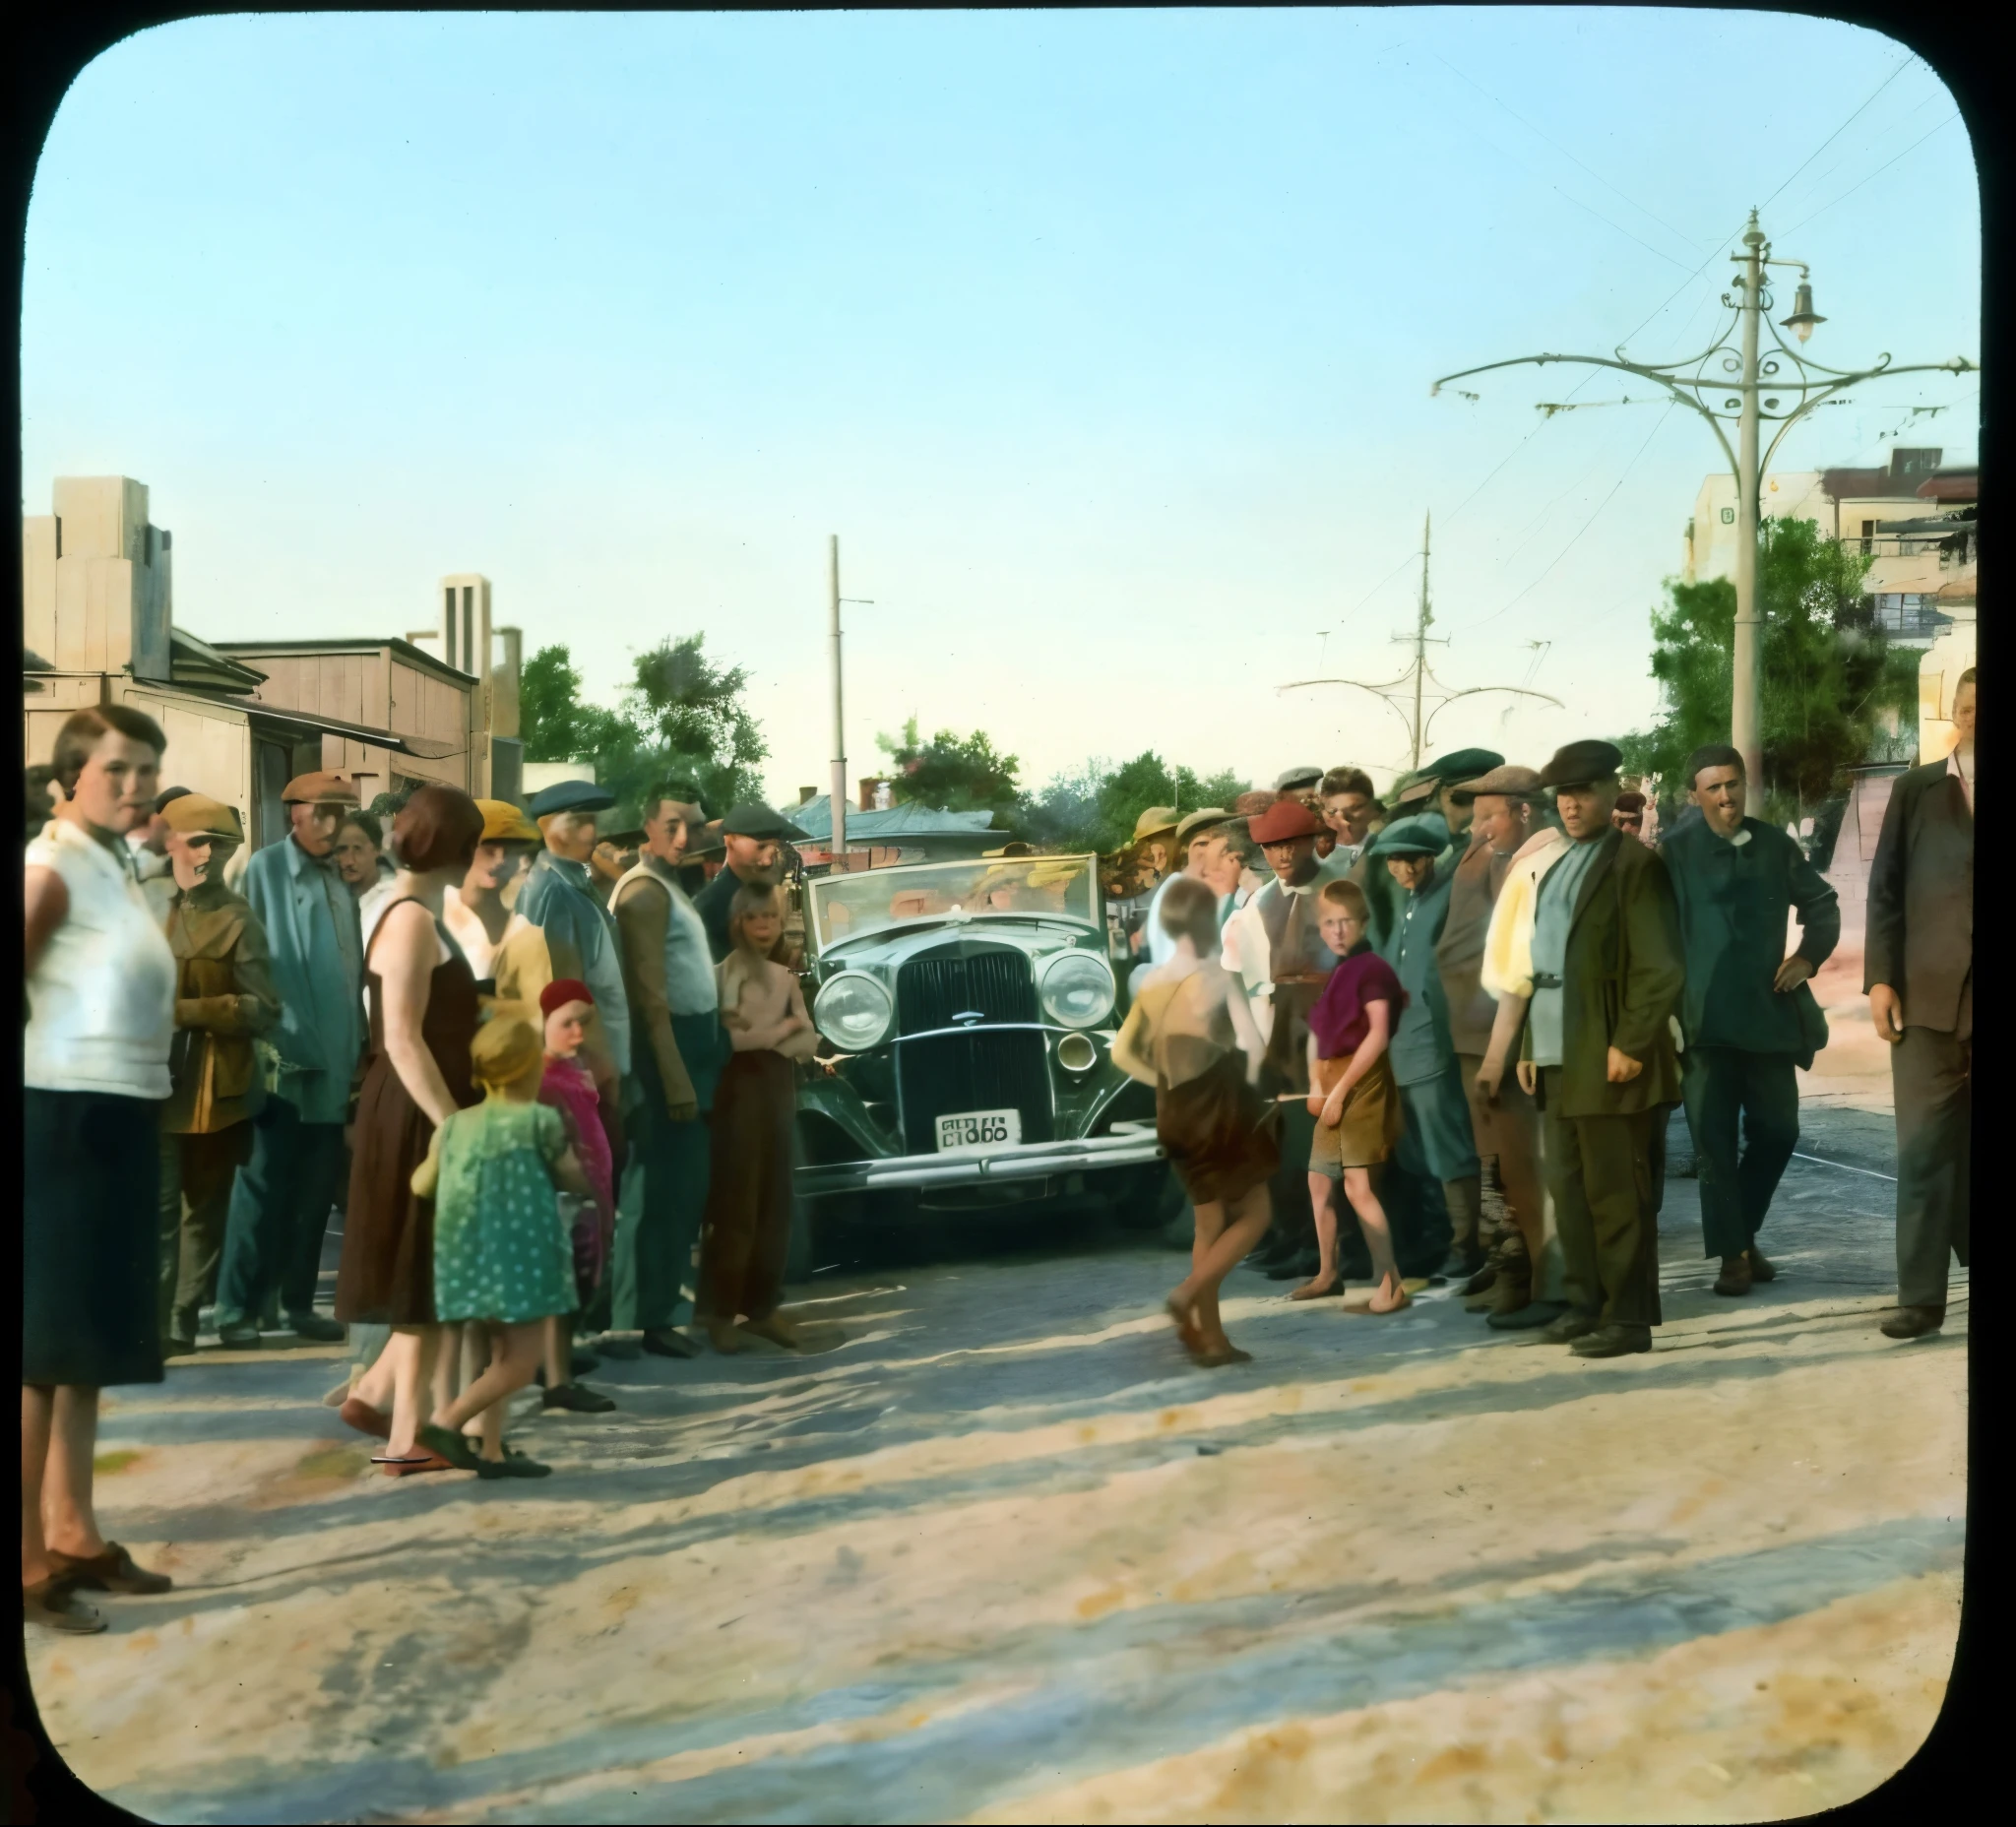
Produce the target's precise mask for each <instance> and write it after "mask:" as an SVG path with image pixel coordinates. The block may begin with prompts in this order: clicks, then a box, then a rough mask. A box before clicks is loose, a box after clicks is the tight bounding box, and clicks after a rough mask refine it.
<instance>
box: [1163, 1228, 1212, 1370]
mask: <svg viewBox="0 0 2016 1827" xmlns="http://www.w3.org/2000/svg"><path fill="white" fill-rule="evenodd" d="M1191 1215H1192V1217H1193V1219H1194V1220H1195V1223H1196V1227H1197V1229H1196V1234H1195V1235H1194V1236H1193V1237H1192V1239H1191V1242H1190V1273H1189V1274H1188V1275H1187V1276H1185V1277H1184V1278H1183V1280H1182V1281H1181V1283H1179V1284H1178V1285H1177V1287H1176V1290H1175V1292H1173V1293H1171V1294H1170V1295H1169V1297H1168V1309H1169V1316H1170V1317H1171V1318H1172V1319H1173V1320H1174V1321H1175V1322H1176V1336H1177V1337H1178V1338H1179V1339H1181V1340H1182V1342H1183V1349H1184V1350H1185V1351H1186V1352H1191V1353H1195V1352H1196V1351H1198V1350H1199V1349H1200V1348H1201V1347H1202V1345H1203V1343H1204V1335H1203V1331H1202V1322H1203V1316H1202V1315H1201V1314H1200V1313H1199V1312H1198V1310H1197V1295H1198V1292H1199V1290H1200V1289H1201V1288H1202V1286H1203V1276H1204V1264H1205V1261H1206V1259H1207V1258H1208V1257H1209V1256H1210V1254H1211V1248H1212V1245H1213V1244H1215V1243H1216V1242H1217V1241H1218V1239H1219V1238H1220V1236H1222V1235H1223V1234H1224V1232H1225V1221H1226V1210H1225V1207H1224V1205H1223V1204H1221V1203H1220V1202H1218V1201H1216V1200H1214V1201H1211V1202H1209V1203H1207V1204H1204V1205H1200V1206H1194V1207H1192V1208H1191ZM1214 1311H1215V1308H1214Z"/></svg>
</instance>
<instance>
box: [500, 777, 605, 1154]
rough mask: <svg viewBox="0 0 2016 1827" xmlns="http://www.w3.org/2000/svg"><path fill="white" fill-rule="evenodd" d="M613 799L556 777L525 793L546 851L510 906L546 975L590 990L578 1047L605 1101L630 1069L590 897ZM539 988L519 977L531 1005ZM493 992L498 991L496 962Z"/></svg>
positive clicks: (601, 930)
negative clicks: (600, 819)
mask: <svg viewBox="0 0 2016 1827" xmlns="http://www.w3.org/2000/svg"><path fill="white" fill-rule="evenodd" d="M615 803H616V799H615V795H614V794H613V793H611V792H610V791H609V790H608V789H607V788H603V787H598V786H597V785H596V784H595V783H594V782H593V781H556V782H555V783H554V784H553V785H552V786H550V787H547V788H542V789H541V790H539V791H538V792H536V793H535V794H534V795H533V796H532V798H531V799H530V800H529V801H528V802H527V804H526V808H525V809H526V811H527V812H528V813H529V814H530V815H531V817H532V820H533V823H534V824H535V825H536V826H537V827H538V833H539V838H540V840H541V841H542V842H543V844H544V845H545V849H544V850H543V851H540V852H539V854H538V855H537V856H536V857H534V858H533V865H532V868H531V869H530V871H528V872H527V875H526V878H525V886H524V887H522V888H521V889H520V890H519V891H518V905H517V906H516V908H515V909H514V910H513V912H514V913H517V914H522V915H523V916H524V917H525V919H526V920H527V922H528V923H529V924H531V925H534V926H536V927H537V928H538V929H539V931H540V932H541V933H543V934H544V935H545V944H546V952H547V955H548V959H549V961H550V964H551V968H552V978H550V979H549V980H557V979H560V978H563V977H578V978H579V979H580V980H581V981H582V982H584V983H586V984H587V985H588V986H589V988H590V989H591V990H593V991H594V992H595V1012H596V1022H595V1024H594V1025H593V1026H592V1027H591V1028H590V1031H589V1039H588V1040H587V1041H586V1042H585V1043H584V1046H583V1052H584V1055H585V1056H586V1059H587V1062H588V1064H589V1066H590V1068H591V1070H593V1071H594V1072H595V1075H596V1079H597V1082H598V1083H599V1085H600V1086H601V1087H602V1093H603V1097H604V1098H605V1099H612V1098H613V1097H614V1096H615V1094H616V1088H617V1084H618V1082H619V1081H620V1079H621V1077H622V1074H623V1073H624V1072H626V1071H627V1070H628V1069H629V1065H630V1005H629V1000H628V998H627V996H626V995H625V993H624V989H623V961H622V956H621V953H620V952H619V950H618V948H617V944H616V928H615V924H614V922H613V921H612V920H611V919H610V918H609V916H608V914H607V913H606V912H605V911H604V910H603V908H602V905H601V903H600V902H599V901H598V900H597V899H596V895H595V891H594V888H593V886H592V885H591V882H590V879H589V858H590V857H591V856H592V855H593V854H594V852H595V847H596V814H597V813H598V812H605V811H607V810H608V809H609V807H610V806H612V805H614V804H615ZM544 987H545V984H544V983H539V984H536V985H534V984H532V983H530V982H529V981H528V982H523V983H520V984H519V985H518V986H517V994H518V995H520V996H524V995H525V994H526V991H527V990H530V991H531V996H530V1000H532V1001H533V1002H536V1001H537V1000H538V992H539V991H540V990H542V989H543V988H544ZM497 993H498V994H499V995H500V996H501V995H503V994H504V993H505V991H504V984H503V977H502V961H501V959H500V961H499V978H498V991H497ZM597 1029H599V1033H598V1032H597ZM617 1154H618V1157H619V1165H620V1155H621V1151H620V1150H618V1151H617Z"/></svg>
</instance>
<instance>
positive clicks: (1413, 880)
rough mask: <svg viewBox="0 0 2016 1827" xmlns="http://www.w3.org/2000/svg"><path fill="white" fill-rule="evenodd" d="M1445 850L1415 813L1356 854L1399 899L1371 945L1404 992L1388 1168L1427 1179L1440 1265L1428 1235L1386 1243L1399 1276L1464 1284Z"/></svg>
mask: <svg viewBox="0 0 2016 1827" xmlns="http://www.w3.org/2000/svg"><path fill="white" fill-rule="evenodd" d="M1447 848H1448V827H1447V826H1446V825H1444V824H1443V822H1442V821H1441V820H1440V819H1439V818H1436V817H1434V816H1433V815H1431V814H1430V815H1416V816H1414V817H1409V818H1397V819H1395V820H1394V821H1393V822H1392V823H1391V824H1390V825H1388V826H1387V827H1386V829H1385V830H1384V831H1382V832H1380V834H1379V835H1378V836H1377V837H1376V838H1374V839H1373V840H1372V842H1371V843H1370V844H1369V845H1368V846H1367V847H1366V850H1365V854H1366V856H1367V857H1368V858H1369V859H1370V860H1371V863H1372V866H1373V868H1375V869H1378V870H1382V871H1383V872H1384V873H1385V874H1386V875H1387V877H1388V878H1389V880H1391V881H1392V882H1393V884H1394V885H1395V886H1396V887H1397V888H1398V890H1399V891H1400V894H1401V895H1402V897H1403V900H1402V903H1401V907H1400V914H1399V917H1398V918H1397V919H1396V920H1395V921H1394V922H1393V925H1392V927H1391V929H1390V930H1389V931H1388V932H1387V934H1386V936H1385V940H1384V943H1383V944H1376V949H1377V950H1378V952H1379V954H1380V956H1381V957H1383V958H1384V959H1385V960H1386V962H1387V963H1388V964H1390V965H1391V966H1392V967H1393V971H1394V975H1395V976H1396V977H1399V978H1400V986H1401V987H1402V988H1403V989H1405V990H1406V991H1407V1006H1406V1008H1404V1009H1403V1010H1402V1011H1401V1013H1400V1020H1399V1023H1398V1025H1397V1026H1396V1027H1395V1029H1394V1032H1393V1041H1392V1045H1391V1046H1390V1048H1389V1049H1388V1051H1389V1055H1390V1057H1391V1059H1392V1062H1393V1079H1394V1083H1395V1084H1396V1085H1398V1086H1399V1087H1400V1103H1401V1111H1402V1116H1403V1122H1402V1126H1401V1131H1400V1146H1399V1148H1398V1150H1397V1151H1396V1155H1395V1160H1396V1162H1397V1164H1398V1165H1399V1166H1400V1168H1401V1171H1402V1172H1404V1173H1407V1174H1409V1175H1411V1176H1412V1177H1413V1178H1414V1179H1415V1180H1417V1181H1420V1182H1425V1181H1429V1180H1432V1181H1434V1182H1436V1183H1437V1184H1438V1185H1439V1186H1440V1187H1441V1189H1442V1200H1443V1204H1444V1207H1445V1209H1446V1210H1447V1213H1448V1220H1449V1230H1450V1237H1449V1261H1448V1263H1447V1264H1446V1265H1444V1264H1443V1263H1442V1261H1441V1257H1440V1254H1439V1247H1438V1244H1437V1239H1436V1238H1434V1237H1433V1236H1432V1235H1427V1234H1418V1235H1417V1236H1416V1237H1415V1238H1414V1239H1413V1240H1412V1241H1413V1248H1412V1249H1410V1248H1408V1244H1407V1241H1406V1240H1405V1239H1404V1238H1402V1237H1400V1236H1396V1239H1395V1247H1396V1249H1397V1250H1400V1251H1401V1252H1403V1255H1404V1257H1405V1258H1411V1259H1412V1260H1403V1264H1402V1266H1403V1268H1404V1269H1406V1270H1407V1271H1408V1272H1409V1273H1412V1274H1416V1275H1420V1274H1425V1273H1429V1272H1432V1271H1433V1270H1434V1269H1436V1268H1437V1267H1441V1268H1442V1269H1443V1271H1444V1273H1446V1274H1454V1275H1463V1276H1471V1275H1475V1274H1476V1273H1477V1271H1478V1270H1479V1269H1480V1268H1481V1266H1482V1264H1483V1255H1484V1252H1483V1244H1482V1241H1481V1229H1482V1177H1481V1176H1482V1168H1481V1166H1480V1164H1479V1162H1478V1157H1477V1147H1476V1143H1475V1140H1474V1138H1473V1136H1472V1134H1471V1126H1470V1105H1469V1101H1468V1100H1467V1099H1466V1098H1465V1096H1464V1091H1463V1079H1462V1075H1461V1072H1460V1070H1459V1068H1458V1066H1457V1063H1456V1048H1455V1046H1454V1045H1453V1044H1452V1043H1451V1040H1450V1035H1449V1009H1448V1005H1447V1003H1446V1002H1445V1001H1444V999H1443V994H1442V978H1441V974H1440V973H1439V972H1438V971H1437V969H1436V965H1435V948H1436V946H1437V945H1438V944H1439V943H1440V941H1441V937H1442V930H1443V925H1444V922H1445V921H1446V919H1447V917H1448V913H1449V895H1450V890H1451V887H1452V886H1453V883H1454V870H1453V868H1452V866H1451V864H1450V862H1449V859H1448V857H1447V856H1446V854H1445V853H1444V852H1445V851H1446V850H1447ZM1430 1197H1432V1195H1430ZM1388 1209H1389V1210H1391V1211H1394V1212H1395V1219H1396V1227H1397V1228H1399V1229H1406V1228H1407V1227H1406V1226H1405V1221H1404V1220H1403V1219H1401V1217H1400V1211H1399V1210H1396V1209H1395V1205H1394V1204H1393V1203H1392V1202H1389V1206H1388ZM1401 1209H1404V1208H1401ZM1415 1228H1416V1229H1418V1227H1415ZM1438 1229H1439V1227H1438Z"/></svg>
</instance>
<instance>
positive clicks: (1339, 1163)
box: [1309, 1053, 1400, 1180]
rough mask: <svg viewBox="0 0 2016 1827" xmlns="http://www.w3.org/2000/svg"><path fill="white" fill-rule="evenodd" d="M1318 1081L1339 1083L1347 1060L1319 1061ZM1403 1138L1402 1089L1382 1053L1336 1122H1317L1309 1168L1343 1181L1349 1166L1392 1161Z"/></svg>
mask: <svg viewBox="0 0 2016 1827" xmlns="http://www.w3.org/2000/svg"><path fill="white" fill-rule="evenodd" d="M1317 1063H1318V1066H1319V1068H1325V1069H1323V1070H1319V1072H1318V1074H1317V1082H1318V1084H1319V1086H1320V1085H1323V1084H1326V1083H1327V1084H1331V1085H1334V1084H1336V1083H1337V1080H1338V1079H1339V1078H1340V1077H1341V1076H1342V1075H1343V1073H1344V1070H1345V1068H1346V1067H1347V1066H1349V1065H1350V1063H1351V1062H1350V1060H1348V1059H1338V1060H1320V1061H1318V1062H1317ZM1399 1139H1400V1091H1399V1088H1398V1087H1397V1086H1396V1085H1395V1084H1394V1083H1393V1068H1392V1067H1391V1066H1389V1065H1388V1064H1387V1063H1386V1056H1385V1055H1384V1054H1383V1053H1382V1054H1381V1055H1380V1056H1379V1058H1378V1060H1377V1061H1376V1062H1374V1064H1373V1066H1372V1069H1371V1070H1370V1071H1369V1072H1367V1073H1366V1074H1365V1076H1364V1077H1363V1078H1361V1079H1360V1080H1358V1082H1357V1083H1356V1084H1355V1085H1354V1086H1353V1087H1352V1092H1351V1096H1350V1097H1349V1098H1347V1099H1346V1100H1345V1103H1344V1112H1343V1114H1342V1116H1341V1117H1340V1118H1339V1120H1338V1121H1337V1122H1336V1123H1335V1124H1334V1125H1333V1124H1329V1123H1321V1122H1319V1123H1318V1124H1317V1125H1316V1134H1315V1139H1314V1140H1313V1141H1312V1142H1311V1143H1310V1145H1309V1171H1310V1172H1311V1173H1320V1174H1322V1175H1323V1176H1324V1177H1325V1178H1326V1179H1331V1180H1341V1179H1343V1178H1344V1170H1345V1168H1347V1167H1376V1166H1378V1165H1379V1164H1380V1163H1381V1162H1383V1161H1387V1160H1390V1159H1391V1157H1392V1154H1393V1147H1394V1144H1395V1143H1396V1142H1398V1141H1399Z"/></svg>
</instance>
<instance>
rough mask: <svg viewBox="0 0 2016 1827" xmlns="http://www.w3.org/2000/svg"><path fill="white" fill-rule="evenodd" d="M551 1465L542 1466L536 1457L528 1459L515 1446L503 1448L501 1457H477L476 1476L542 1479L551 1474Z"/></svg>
mask: <svg viewBox="0 0 2016 1827" xmlns="http://www.w3.org/2000/svg"><path fill="white" fill-rule="evenodd" d="M552 1472H553V1468H552V1467H551V1466H542V1465H540V1464H539V1462H538V1461H537V1460H536V1459H528V1458H527V1457H526V1456H525V1455H524V1454H523V1453H521V1452H520V1451H519V1450H518V1448H517V1447H515V1446H507V1447H506V1448H505V1449H504V1457H503V1458H502V1459H478V1460H477V1461H476V1477H477V1478H479V1479H543V1478H550V1477H551V1476H552Z"/></svg>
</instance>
